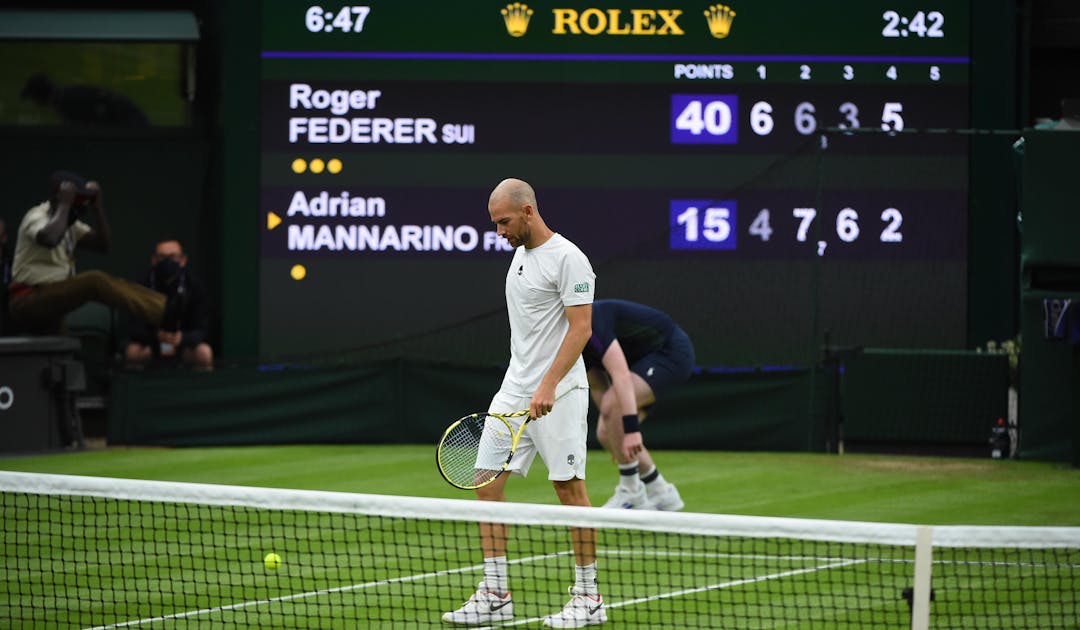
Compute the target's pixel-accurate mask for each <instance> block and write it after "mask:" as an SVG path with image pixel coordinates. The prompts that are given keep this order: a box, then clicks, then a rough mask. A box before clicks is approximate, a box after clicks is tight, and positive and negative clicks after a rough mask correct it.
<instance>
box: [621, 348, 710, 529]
mask: <svg viewBox="0 0 1080 630" xmlns="http://www.w3.org/2000/svg"><path fill="white" fill-rule="evenodd" d="M678 332H680V333H681V331H678ZM693 364H694V351H693V346H691V345H690V340H689V338H688V337H686V335H685V333H682V334H677V335H675V336H674V337H673V340H672V341H671V342H669V344H668V347H665V348H664V349H663V350H661V351H659V352H654V353H652V354H650V355H648V356H646V357H644V358H642V359H641V360H640V361H638V362H636V363H634V365H632V366H631V367H630V371H631V380H632V381H633V383H634V395H635V397H636V398H637V405H638V421H639V422H644V420H645V418H646V416H647V409H648V408H649V407H651V406H652V405H653V404H655V403H656V396H657V392H660V391H668V390H669V389H671V388H673V387H675V386H676V385H679V384H681V383H684V382H685V381H686V380H687V379H688V378H690V373H691V371H692V370H693ZM638 462H639V469H638V472H639V475H640V477H641V481H642V483H643V484H644V485H645V490H646V494H647V496H648V499H649V503H650V504H651V506H652V507H653V508H655V509H657V510H664V511H678V510H681V509H682V508H683V507H684V505H685V504H684V502H683V500H682V497H681V496H680V495H679V490H678V489H677V488H676V487H675V485H674V484H672V483H671V482H669V481H667V480H666V479H664V476H663V475H662V474H660V471H659V469H658V468H657V467H656V463H655V462H654V461H653V457H652V455H651V454H650V453H649V450H648V448H646V447H645V446H644V445H642V449H641V451H640V452H639V453H638Z"/></svg>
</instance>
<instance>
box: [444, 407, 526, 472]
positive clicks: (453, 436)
mask: <svg viewBox="0 0 1080 630" xmlns="http://www.w3.org/2000/svg"><path fill="white" fill-rule="evenodd" d="M513 437H514V436H513V434H512V433H511V431H510V427H509V426H508V425H507V424H506V422H504V421H502V420H500V419H499V418H496V417H494V416H489V415H487V414H473V415H471V416H466V417H465V418H462V419H461V420H460V421H459V422H458V423H457V424H455V425H454V426H453V427H451V429H450V430H449V431H448V432H447V433H446V435H445V436H444V437H443V440H442V443H441V444H440V445H439V453H438V455H439V470H440V471H441V472H442V474H443V476H445V477H446V479H447V481H449V482H450V483H452V484H454V485H456V486H458V487H465V488H475V487H479V486H482V485H484V484H485V483H487V482H489V481H491V480H492V479H493V478H494V477H496V476H497V475H498V474H499V473H501V472H502V470H503V464H504V463H505V461H506V458H507V457H509V454H510V451H511V445H512V443H513ZM481 460H482V461H481Z"/></svg>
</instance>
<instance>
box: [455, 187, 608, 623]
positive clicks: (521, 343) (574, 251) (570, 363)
mask: <svg viewBox="0 0 1080 630" xmlns="http://www.w3.org/2000/svg"><path fill="white" fill-rule="evenodd" d="M488 213H489V214H490V215H491V220H492V222H494V223H495V226H496V229H497V232H498V234H499V236H501V237H503V238H505V239H506V240H507V241H508V242H509V243H510V245H511V246H512V247H514V248H515V250H516V251H515V252H514V258H513V261H512V262H511V263H510V269H509V270H508V271H507V273H506V308H507V312H508V314H509V318H510V365H509V367H508V368H507V370H506V374H505V376H504V377H503V382H502V386H501V388H500V389H499V392H498V393H497V394H495V397H494V398H493V399H492V401H491V407H490V410H491V411H498V412H510V411H514V410H516V409H526V408H527V409H529V415H530V416H532V417H533V418H536V420H535V421H534V422H532V423H531V424H530V425H529V426H528V427H527V428H526V430H525V433H524V434H523V435H522V437H521V441H520V442H519V444H518V450H517V451H516V452H515V453H514V457H513V459H512V460H511V461H510V466H509V469H508V470H507V472H508V473H511V474H517V475H520V476H522V477H524V476H525V475H526V474H527V473H528V472H529V467H530V466H531V464H532V462H533V459H534V458H535V457H536V455H537V454H539V455H540V457H541V458H542V459H543V460H544V464H545V465H546V466H547V468H548V479H550V480H551V482H552V483H553V484H554V486H555V493H556V494H557V495H558V497H559V501H560V502H561V503H562V504H563V505H580V506H589V505H590V503H589V495H588V493H587V492H586V489H585V454H586V438H587V437H588V422H587V415H588V407H589V391H588V379H587V378H586V376H585V365H584V363H583V360H582V358H581V351H582V349H583V348H584V347H585V342H586V341H588V339H589V335H590V333H591V330H592V326H591V320H592V301H593V292H594V290H595V287H594V283H595V280H596V275H595V274H594V273H593V270H592V265H591V264H590V263H589V259H588V258H586V257H585V255H584V254H583V253H582V252H581V250H580V249H578V248H577V246H576V245H574V244H573V243H571V242H570V241H569V240H567V239H566V238H565V237H563V236H562V235H560V234H558V233H556V232H553V231H552V230H551V229H550V228H549V227H548V226H547V225H546V224H545V223H544V220H543V219H542V218H541V217H540V212H539V209H538V207H537V204H536V194H535V193H534V192H533V189H532V187H531V186H529V184H527V183H525V182H524V181H522V180H520V179H505V180H503V181H502V182H500V183H499V185H498V186H496V187H495V189H494V190H493V191H492V193H491V197H490V199H489V201H488ZM483 457H484V454H483V452H481V453H480V454H479V457H478V461H483ZM508 478H509V475H508V474H507V473H503V474H502V475H500V476H499V478H498V479H496V480H495V481H494V482H492V483H491V484H489V485H486V486H484V487H482V488H479V489H478V490H477V491H476V494H477V498H478V499H480V500H482V501H503V500H505V494H504V489H505V487H506V481H507V479H508ZM507 533H508V527H507V526H506V525H504V524H499V523H481V524H480V538H481V547H482V551H483V555H484V579H483V581H481V582H480V585H479V588H477V591H476V593H475V594H474V595H473V596H472V597H471V598H469V601H467V602H465V604H464V605H463V606H462V607H461V608H459V609H458V610H455V611H453V612H448V613H446V614H444V615H443V620H444V621H447V622H450V623H456V624H462V625H485V624H489V623H492V622H499V621H507V620H509V619H512V618H513V616H514V604H513V601H512V600H511V597H510V587H509V584H508V577H507V568H508V566H507V565H508V563H507V559H506V541H507ZM571 536H572V543H573V549H574V557H575V562H576V565H577V567H576V576H575V580H574V584H573V586H571V587H570V594H571V598H570V601H569V602H568V603H567V604H566V606H565V607H564V608H563V609H562V611H561V612H559V613H557V614H554V615H551V616H550V617H547V618H546V619H545V620H544V625H545V626H548V627H552V628H580V627H583V626H589V625H596V624H601V623H604V622H605V621H607V612H606V611H605V609H604V600H603V598H602V597H601V595H600V591H599V588H598V586H597V581H596V531H595V530H593V529H586V528H572V529H571Z"/></svg>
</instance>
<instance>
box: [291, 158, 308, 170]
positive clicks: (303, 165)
mask: <svg viewBox="0 0 1080 630" xmlns="http://www.w3.org/2000/svg"><path fill="white" fill-rule="evenodd" d="M292 170H293V172H294V173H303V172H304V171H306V170H307V162H305V161H304V158H296V159H295V160H293V161H292Z"/></svg>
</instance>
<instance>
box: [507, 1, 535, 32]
mask: <svg viewBox="0 0 1080 630" xmlns="http://www.w3.org/2000/svg"><path fill="white" fill-rule="evenodd" d="M532 14H533V10H532V9H530V8H529V5H527V4H522V3H520V2H514V3H512V4H508V5H506V8H505V9H503V10H502V16H503V22H506V32H507V33H510V37H521V36H522V35H524V34H525V31H527V30H529V18H531V17H532Z"/></svg>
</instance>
